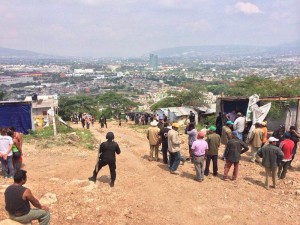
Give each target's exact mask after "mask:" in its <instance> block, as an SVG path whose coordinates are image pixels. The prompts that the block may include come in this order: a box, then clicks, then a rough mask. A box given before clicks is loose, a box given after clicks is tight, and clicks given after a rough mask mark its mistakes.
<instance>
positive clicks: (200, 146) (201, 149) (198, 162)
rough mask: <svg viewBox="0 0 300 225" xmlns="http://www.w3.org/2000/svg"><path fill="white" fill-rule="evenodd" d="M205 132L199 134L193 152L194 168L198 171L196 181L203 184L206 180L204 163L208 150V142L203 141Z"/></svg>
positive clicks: (193, 145)
mask: <svg viewBox="0 0 300 225" xmlns="http://www.w3.org/2000/svg"><path fill="white" fill-rule="evenodd" d="M204 136H205V134H204V132H201V131H200V132H199V133H198V135H197V140H196V141H194V142H193V144H192V151H193V156H194V166H195V170H196V178H195V179H194V180H196V181H199V182H202V181H203V180H204V170H203V163H204V158H205V154H206V151H207V150H208V145H207V142H206V141H204V140H203V138H204Z"/></svg>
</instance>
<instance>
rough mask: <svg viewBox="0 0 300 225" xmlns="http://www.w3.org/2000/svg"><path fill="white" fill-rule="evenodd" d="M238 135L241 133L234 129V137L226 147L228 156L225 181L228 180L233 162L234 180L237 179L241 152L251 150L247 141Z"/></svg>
mask: <svg viewBox="0 0 300 225" xmlns="http://www.w3.org/2000/svg"><path fill="white" fill-rule="evenodd" d="M238 135H239V134H238V132H237V131H233V132H232V137H233V138H232V139H231V140H229V141H228V143H227V145H226V148H225V154H224V156H225V158H226V163H225V166H224V175H223V180H224V181H226V180H228V172H229V170H230V168H231V166H232V164H233V165H234V169H233V175H232V180H236V178H237V175H238V169H239V162H240V160H241V154H243V153H244V152H246V151H248V150H249V147H248V146H247V145H246V143H245V142H243V141H242V140H240V139H239V138H238Z"/></svg>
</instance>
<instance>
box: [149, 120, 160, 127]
mask: <svg viewBox="0 0 300 225" xmlns="http://www.w3.org/2000/svg"><path fill="white" fill-rule="evenodd" d="M157 124H158V122H157V121H156V120H153V121H152V122H151V123H150V125H151V126H153V127H156V126H157Z"/></svg>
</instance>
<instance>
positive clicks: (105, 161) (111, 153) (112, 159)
mask: <svg viewBox="0 0 300 225" xmlns="http://www.w3.org/2000/svg"><path fill="white" fill-rule="evenodd" d="M106 139H107V141H105V142H103V143H101V144H100V147H99V156H98V157H99V159H98V163H97V164H96V166H95V169H94V171H93V176H91V177H89V180H90V181H93V182H96V179H97V175H98V173H99V171H100V170H101V168H102V167H103V166H106V165H108V166H109V171H110V177H111V182H110V186H111V187H114V185H115V180H116V154H120V153H121V150H120V147H119V145H118V143H117V142H115V141H114V139H115V136H114V133H113V132H108V133H107V134H106Z"/></svg>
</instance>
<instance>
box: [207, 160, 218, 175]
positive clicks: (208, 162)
mask: <svg viewBox="0 0 300 225" xmlns="http://www.w3.org/2000/svg"><path fill="white" fill-rule="evenodd" d="M210 160H212V161H213V175H214V176H217V175H218V155H207V156H206V163H205V170H204V175H205V176H208V174H209V165H210Z"/></svg>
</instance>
